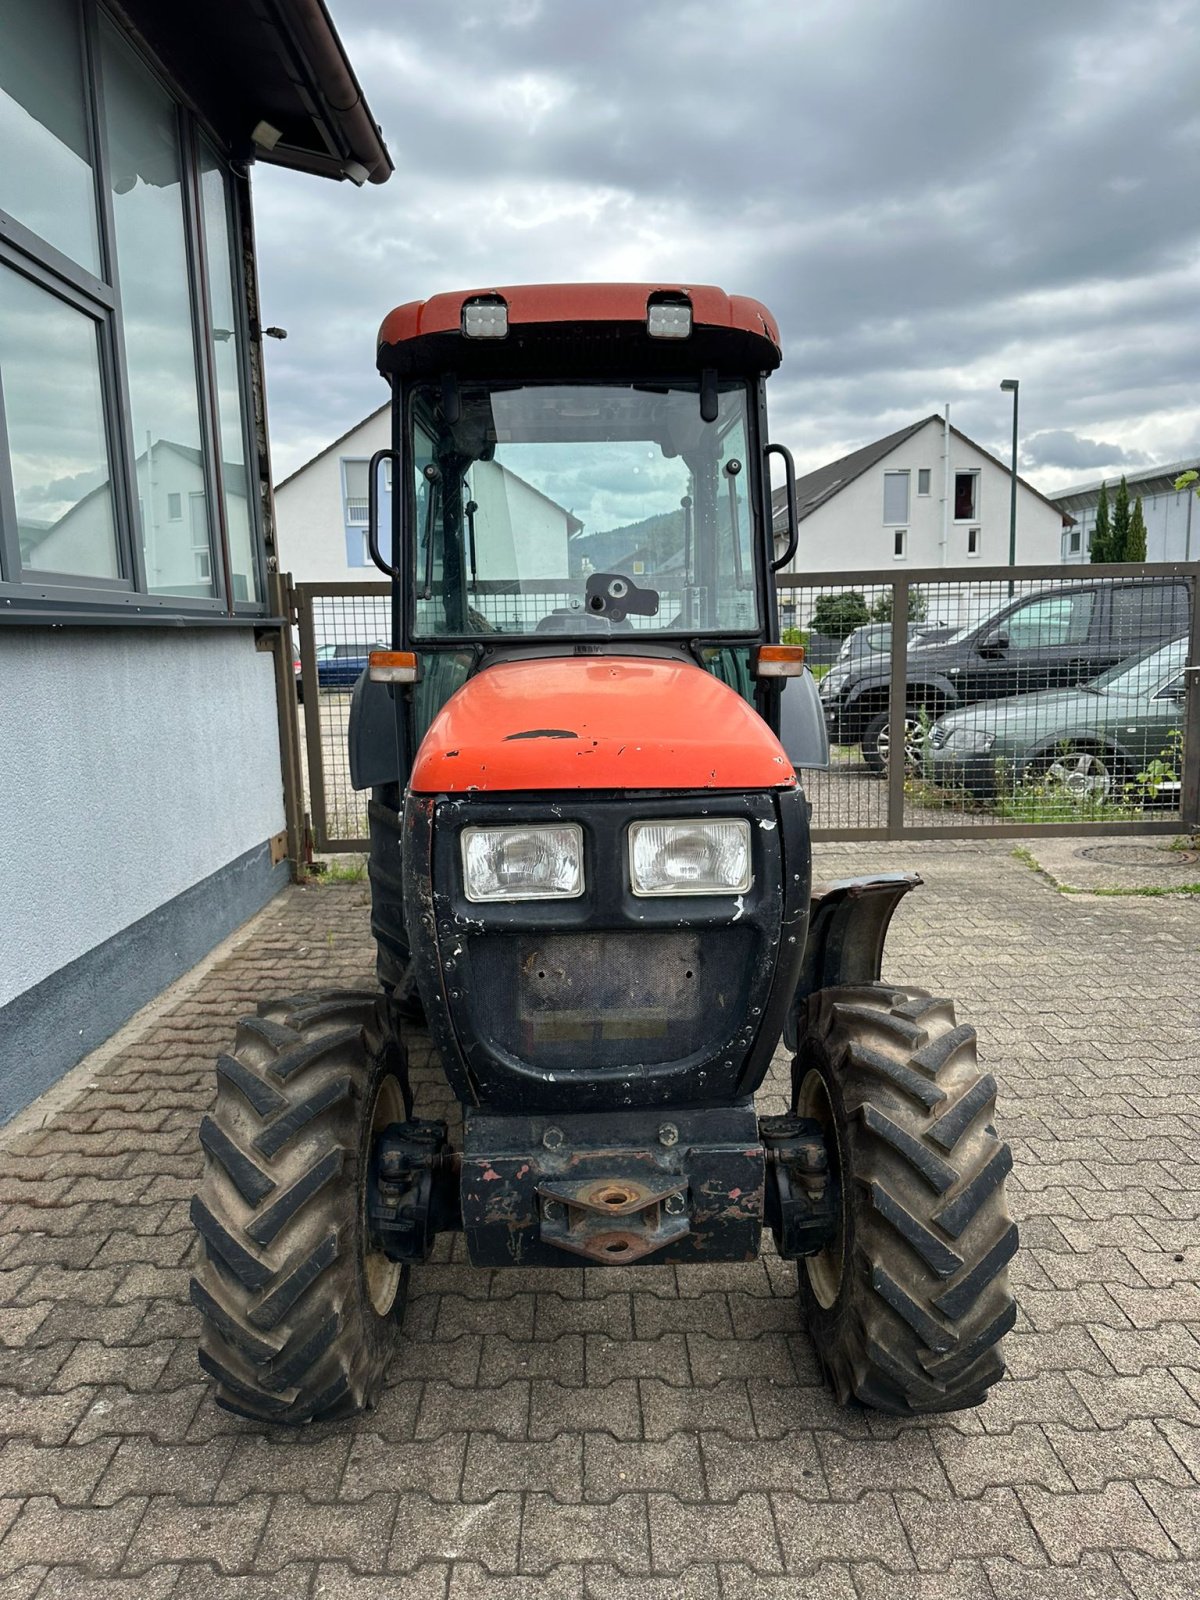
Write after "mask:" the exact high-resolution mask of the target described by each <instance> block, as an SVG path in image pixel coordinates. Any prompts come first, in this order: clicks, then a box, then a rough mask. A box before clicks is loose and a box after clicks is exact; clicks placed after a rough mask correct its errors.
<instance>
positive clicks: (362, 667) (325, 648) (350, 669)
mask: <svg viewBox="0 0 1200 1600" xmlns="http://www.w3.org/2000/svg"><path fill="white" fill-rule="evenodd" d="M386 649H387V645H385V644H319V645H318V646H317V688H318V689H353V687H354V685H355V684H356V683H357V682H358V680H359V678H361V677H362V675H363V673H364V672H365V671H366V670H367V657H368V656H369V655H370V653H371V651H372V650H386ZM292 666H293V671H294V672H295V674H296V698H297V699H298V700H299V701H301V703H303V700H304V679H303V677H302V670H303V669H302V666H301V663H300V660H299V657H297V659H296V660H295V661H294V662H293V663H292Z"/></svg>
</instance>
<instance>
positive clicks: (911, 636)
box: [838, 622, 956, 661]
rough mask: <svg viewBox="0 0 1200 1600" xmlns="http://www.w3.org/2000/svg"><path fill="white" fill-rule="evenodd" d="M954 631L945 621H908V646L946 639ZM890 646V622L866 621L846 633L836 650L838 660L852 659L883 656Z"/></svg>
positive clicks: (910, 647)
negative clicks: (840, 645)
mask: <svg viewBox="0 0 1200 1600" xmlns="http://www.w3.org/2000/svg"><path fill="white" fill-rule="evenodd" d="M955 631H956V630H955V629H954V628H952V627H950V626H949V624H947V623H941V622H910V623H909V625H908V648H909V649H910V650H912V649H915V648H916V646H918V645H924V644H936V643H938V642H940V641H941V640H942V639H948V638H949V637H950V635H951V634H952V633H954V632H955ZM891 648H892V625H891V623H890V622H867V623H864V625H863V626H862V627H861V628H855V630H854V632H853V633H850V634H847V636H846V638H845V639H843V640H842V648H841V649H840V650H839V651H838V660H839V661H852V660H856V659H857V658H858V657H859V656H871V655H881V656H885V655H887V653H888V652H889V651H890V650H891Z"/></svg>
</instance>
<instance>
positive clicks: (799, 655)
mask: <svg viewBox="0 0 1200 1600" xmlns="http://www.w3.org/2000/svg"><path fill="white" fill-rule="evenodd" d="M803 671H804V646H803V645H802V644H760V645H759V647H758V652H757V654H756V656H755V658H754V673H755V676H756V677H758V678H798V677H799V676H800V674H801V673H802V672H803Z"/></svg>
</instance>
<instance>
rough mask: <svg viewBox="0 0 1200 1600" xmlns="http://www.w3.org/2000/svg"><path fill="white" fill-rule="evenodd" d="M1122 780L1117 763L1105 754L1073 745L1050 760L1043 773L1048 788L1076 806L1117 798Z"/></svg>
mask: <svg viewBox="0 0 1200 1600" xmlns="http://www.w3.org/2000/svg"><path fill="white" fill-rule="evenodd" d="M1122 781H1123V775H1122V773H1121V771H1120V766H1119V763H1118V762H1117V761H1116V760H1115V759H1114V758H1113V757H1112V756H1111V755H1109V754H1108V753H1107V752H1105V753H1103V754H1101V753H1099V752H1097V751H1095V750H1080V749H1076V748H1075V747H1074V746H1072V747H1071V748H1070V749H1068V750H1064V751H1059V752H1057V753H1056V754H1055V755H1053V756H1052V757H1050V759H1049V760H1048V761H1047V763H1046V766H1045V767H1044V769H1043V772H1042V782H1043V783H1044V784H1045V786H1046V787H1047V788H1048V789H1051V790H1053V791H1054V792H1055V793H1058V794H1063V795H1066V796H1068V797H1069V798H1070V799H1071V800H1074V801H1076V802H1077V803H1078V804H1084V803H1086V802H1096V801H1101V802H1104V801H1110V800H1117V799H1119V798H1120V793H1121V785H1122Z"/></svg>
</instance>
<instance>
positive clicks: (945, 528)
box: [942, 404, 950, 566]
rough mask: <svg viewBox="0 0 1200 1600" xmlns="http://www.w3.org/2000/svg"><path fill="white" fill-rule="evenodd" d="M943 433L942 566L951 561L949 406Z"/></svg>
mask: <svg viewBox="0 0 1200 1600" xmlns="http://www.w3.org/2000/svg"><path fill="white" fill-rule="evenodd" d="M942 426H943V433H942V445H943V449H942V566H945V565H946V563H947V562H948V561H949V559H950V407H949V405H948V404H947V406H946V412H945V417H944V419H943V424H942Z"/></svg>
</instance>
